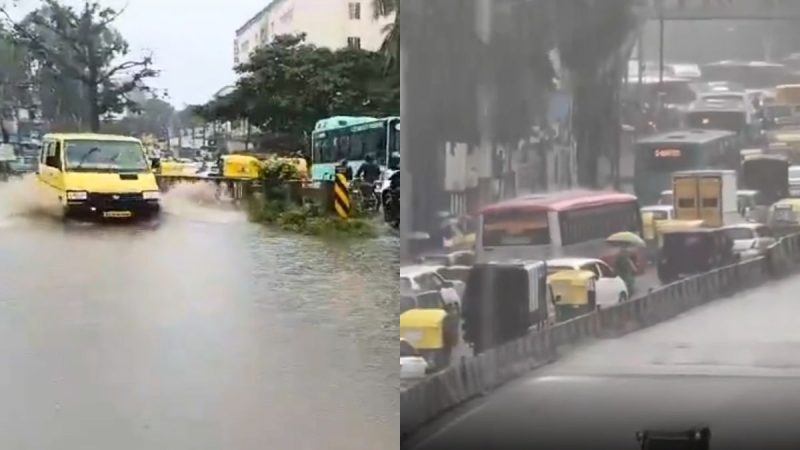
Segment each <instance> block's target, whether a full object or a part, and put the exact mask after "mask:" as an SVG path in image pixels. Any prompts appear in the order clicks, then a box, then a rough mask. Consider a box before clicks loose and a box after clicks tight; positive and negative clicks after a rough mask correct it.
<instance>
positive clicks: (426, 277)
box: [400, 265, 461, 310]
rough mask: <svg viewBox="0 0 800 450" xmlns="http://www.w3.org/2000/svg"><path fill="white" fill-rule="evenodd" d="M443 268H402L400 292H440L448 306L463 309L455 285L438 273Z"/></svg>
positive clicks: (416, 266)
mask: <svg viewBox="0 0 800 450" xmlns="http://www.w3.org/2000/svg"><path fill="white" fill-rule="evenodd" d="M440 267H441V266H426V265H414V266H405V267H401V268H400V292H404V291H406V292H407V291H411V292H416V293H419V292H426V291H439V292H441V293H442V299H444V302H445V303H446V304H448V305H455V306H456V307H458V309H459V310H460V309H461V297H460V296H459V295H458V290H457V289H456V287H455V283H453V282H452V281H449V280H445V279H444V278H443V277H442V276H441V275H439V274H438V273H437V271H436V270H437V269H438V268H440Z"/></svg>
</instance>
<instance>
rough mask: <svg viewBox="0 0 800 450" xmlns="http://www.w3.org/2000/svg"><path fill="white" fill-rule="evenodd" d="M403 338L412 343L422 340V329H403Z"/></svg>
mask: <svg viewBox="0 0 800 450" xmlns="http://www.w3.org/2000/svg"><path fill="white" fill-rule="evenodd" d="M403 339H405V340H406V341H408V343H409V344H411V345H414V344H416V343H418V342H419V341H421V340H422V331H419V330H414V331H404V332H403Z"/></svg>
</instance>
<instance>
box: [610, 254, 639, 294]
mask: <svg viewBox="0 0 800 450" xmlns="http://www.w3.org/2000/svg"><path fill="white" fill-rule="evenodd" d="M614 270H615V271H616V272H617V275H619V277H620V278H622V281H624V282H625V286H626V287H627V288H628V298H630V297H631V296H632V295H633V291H634V289H635V288H636V271H637V270H636V264H635V263H634V262H633V255H631V253H630V250H628V248H627V247H622V248H620V250H619V252H618V253H617V257H616V259H615V263H614Z"/></svg>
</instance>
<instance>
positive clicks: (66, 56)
mask: <svg viewBox="0 0 800 450" xmlns="http://www.w3.org/2000/svg"><path fill="white" fill-rule="evenodd" d="M119 14H120V13H119V12H117V11H115V10H113V9H111V8H103V7H101V5H100V4H99V3H97V2H92V1H86V2H85V3H84V5H83V8H82V9H75V8H73V7H71V6H67V5H64V4H62V3H60V2H59V1H58V0H41V6H40V7H39V8H38V9H36V10H35V11H33V12H32V13H30V14H29V15H28V16H27V17H26V18H25V19H24V20H23V21H21V22H19V23H13V24H12V26H13V35H14V38H15V40H16V42H17V43H19V44H21V45H23V46H25V48H27V49H28V51H29V52H30V55H31V56H32V58H33V59H34V60H35V62H36V67H37V74H36V75H37V78H38V81H39V82H40V83H41V84H42V85H43V88H42V89H40V91H41V96H42V97H43V99H42V101H43V103H47V104H48V107H47V108H45V112H47V113H55V114H58V115H66V116H68V117H67V119H72V120H76V121H77V122H78V123H79V124H84V123H87V122H88V125H89V128H90V129H91V130H92V131H98V130H99V129H100V117H102V116H105V115H106V114H109V113H121V112H123V111H125V110H126V109H134V110H135V109H137V108H138V104H137V103H136V102H135V101H133V100H132V99H131V98H130V95H131V94H132V93H134V92H141V91H146V90H148V87H147V86H146V85H145V84H144V82H145V80H147V79H148V78H152V77H155V76H157V75H158V72H157V71H155V70H154V69H153V68H152V60H151V58H150V57H149V56H148V57H144V58H141V59H128V55H129V46H128V43H127V42H126V41H125V39H124V38H123V37H122V35H121V34H120V33H119V31H117V30H116V29H115V28H113V27H112V23H113V22H114V20H116V19H117V17H119ZM47 96H52V97H53V98H50V99H46V98H45V97H47ZM63 118H64V117H55V118H50V119H55V121H56V122H58V121H59V119H63Z"/></svg>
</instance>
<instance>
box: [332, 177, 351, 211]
mask: <svg viewBox="0 0 800 450" xmlns="http://www.w3.org/2000/svg"><path fill="white" fill-rule="evenodd" d="M348 184H349V183H348V182H347V177H345V176H344V174H341V173H337V174H336V181H335V183H334V185H333V209H334V211H336V214H337V215H338V216H339V217H340V218H342V219H347V218H348V217H350V191H349V189H348V188H349V186H348Z"/></svg>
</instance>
